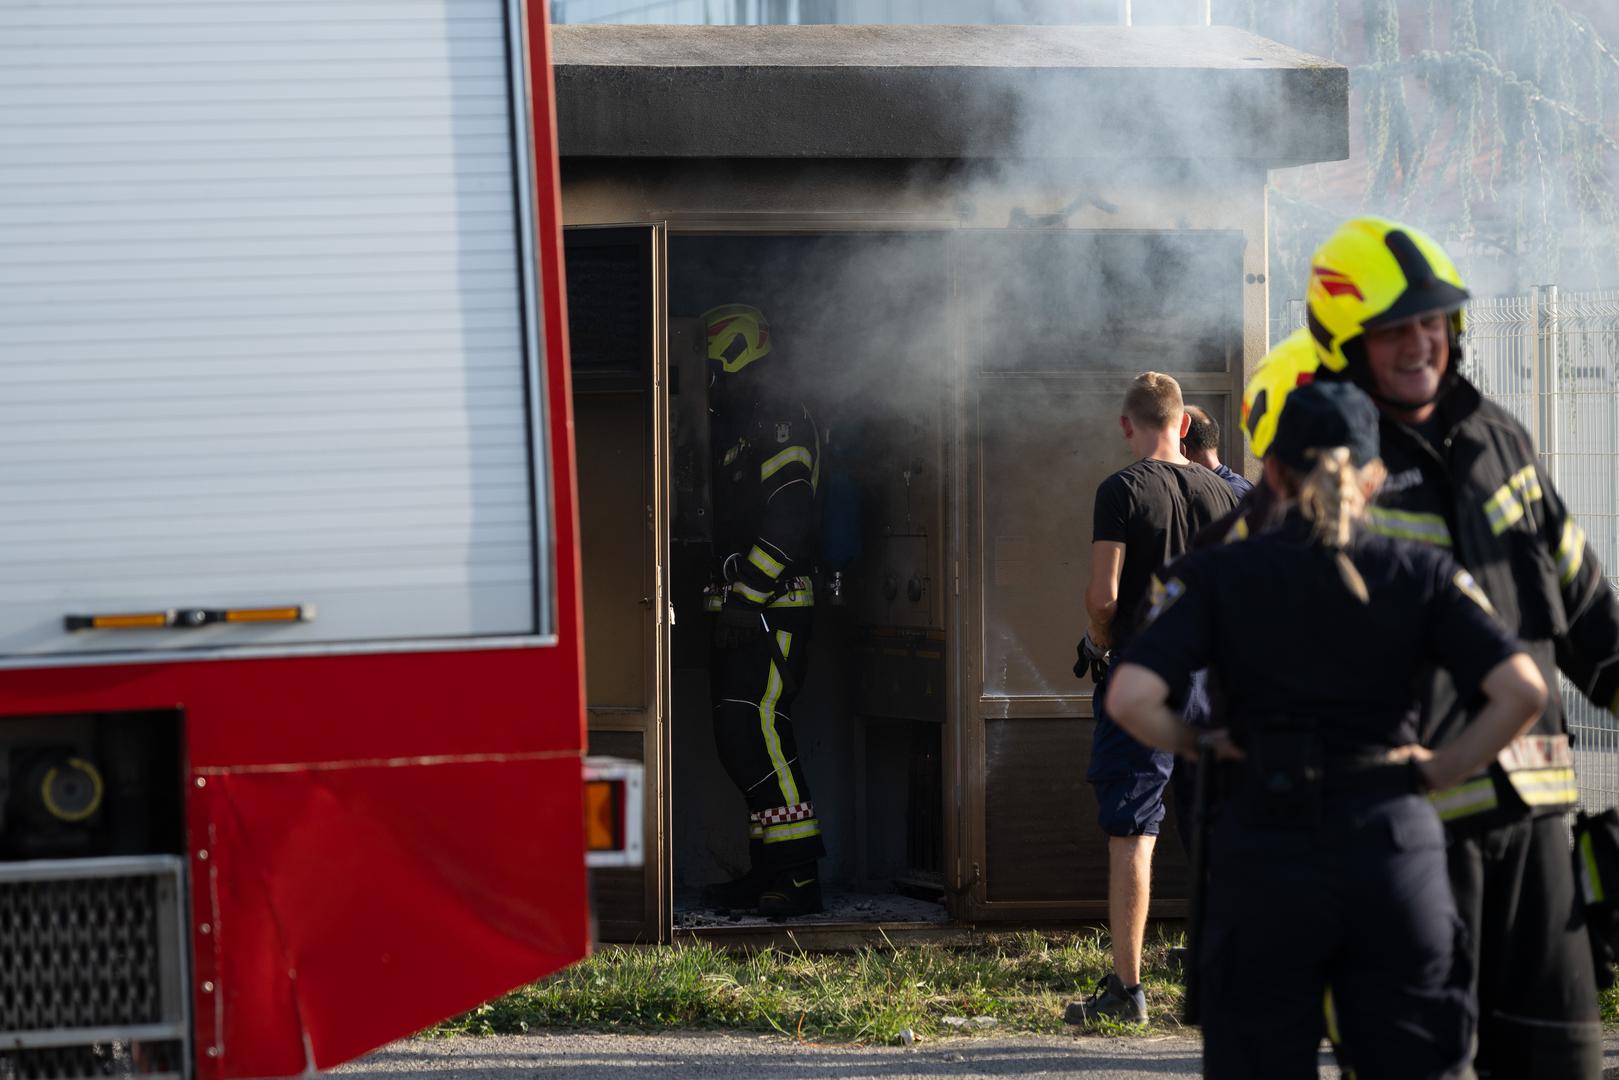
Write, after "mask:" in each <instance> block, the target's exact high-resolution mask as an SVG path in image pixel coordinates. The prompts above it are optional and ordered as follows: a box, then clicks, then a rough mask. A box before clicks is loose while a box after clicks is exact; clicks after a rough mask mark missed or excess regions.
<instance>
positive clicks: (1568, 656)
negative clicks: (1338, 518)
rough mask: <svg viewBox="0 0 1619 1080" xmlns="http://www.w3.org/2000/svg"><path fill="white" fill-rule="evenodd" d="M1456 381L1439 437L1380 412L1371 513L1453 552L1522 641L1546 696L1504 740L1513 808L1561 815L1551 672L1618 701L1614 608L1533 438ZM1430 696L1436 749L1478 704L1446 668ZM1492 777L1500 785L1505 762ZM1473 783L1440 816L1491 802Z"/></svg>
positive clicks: (1563, 799)
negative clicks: (1518, 736) (1520, 733)
mask: <svg viewBox="0 0 1619 1080" xmlns="http://www.w3.org/2000/svg"><path fill="white" fill-rule="evenodd" d="M1452 378H1453V379H1454V384H1453V386H1452V388H1451V389H1450V391H1449V392H1448V393H1446V394H1445V396H1444V397H1443V398H1441V399H1440V401H1439V407H1438V409H1437V411H1436V421H1437V422H1436V423H1435V424H1433V425H1431V426H1430V427H1429V432H1430V436H1431V437H1432V438H1433V443H1432V444H1430V442H1429V441H1428V440H1427V439H1424V438H1423V437H1422V436H1421V435H1419V434H1418V433H1417V432H1416V431H1415V430H1413V428H1411V427H1408V426H1407V425H1405V424H1403V423H1400V422H1399V421H1397V420H1394V419H1392V418H1391V417H1389V416H1388V415H1387V414H1385V415H1384V416H1383V418H1382V433H1381V434H1382V455H1383V463H1384V465H1385V466H1386V467H1387V469H1388V478H1387V480H1386V481H1385V482H1384V485H1383V489H1382V490H1381V491H1380V492H1379V494H1378V496H1377V499H1376V502H1375V504H1374V505H1373V506H1372V507H1370V508H1369V509H1368V524H1369V525H1370V526H1371V528H1372V529H1373V530H1374V531H1377V532H1380V533H1383V534H1385V535H1388V536H1395V537H1402V538H1404V539H1407V540H1416V541H1421V542H1423V543H1428V544H1435V545H1438V546H1441V547H1446V548H1449V549H1450V550H1451V553H1452V555H1453V556H1454V557H1455V559H1456V561H1457V562H1459V563H1461V564H1462V566H1464V567H1466V568H1467V569H1468V571H1470V572H1471V574H1472V575H1473V577H1474V579H1475V580H1476V581H1477V582H1478V584H1479V586H1480V587H1482V589H1483V591H1484V592H1485V594H1487V596H1488V598H1489V601H1490V603H1491V604H1492V605H1493V607H1494V609H1495V611H1496V613H1497V614H1498V615H1499V616H1500V618H1501V620H1502V622H1503V623H1504V624H1505V625H1506V627H1507V628H1508V629H1509V630H1511V631H1513V632H1515V633H1516V634H1517V636H1518V637H1519V638H1520V639H1522V641H1523V643H1524V645H1525V647H1526V649H1527V651H1528V652H1529V654H1530V656H1532V657H1533V658H1534V660H1535V663H1536V664H1537V665H1538V666H1539V667H1540V669H1541V673H1542V675H1543V676H1544V677H1545V679H1546V683H1547V686H1548V687H1549V688H1550V690H1551V694H1550V700H1549V701H1548V703H1547V706H1546V711H1545V712H1544V713H1543V714H1542V715H1541V717H1540V719H1539V721H1537V723H1536V724H1535V726H1534V727H1533V728H1531V729H1530V732H1529V737H1528V738H1527V739H1523V740H1519V742H1518V743H1515V744H1514V745H1513V746H1512V747H1509V748H1508V750H1507V751H1506V752H1504V753H1503V755H1502V763H1503V766H1504V767H1505V770H1506V771H1509V772H1510V771H1511V770H1512V769H1514V768H1516V769H1517V770H1518V771H1517V772H1513V773H1512V775H1513V777H1514V784H1515V790H1516V793H1517V795H1519V796H1520V797H1521V798H1522V800H1523V803H1524V804H1525V807H1517V808H1516V813H1517V815H1518V816H1521V814H1522V813H1525V812H1535V813H1543V812H1552V811H1557V810H1562V809H1565V808H1566V807H1567V806H1569V805H1571V804H1572V803H1573V802H1574V801H1575V799H1576V798H1577V795H1578V792H1577V790H1576V788H1575V784H1574V774H1573V768H1572V760H1571V758H1570V755H1569V753H1568V743H1567V732H1568V728H1567V723H1566V719H1565V716H1564V711H1563V703H1562V700H1561V697H1560V695H1559V694H1558V691H1557V685H1558V684H1557V676H1556V672H1557V669H1559V668H1561V669H1562V671H1563V672H1564V673H1565V674H1567V675H1568V677H1569V679H1570V681H1572V682H1573V684H1574V685H1575V686H1577V687H1578V688H1579V689H1580V690H1581V691H1582V692H1583V693H1584V694H1585V695H1586V697H1588V698H1590V699H1591V701H1592V702H1594V703H1595V704H1596V705H1598V706H1599V707H1601V708H1604V709H1613V708H1615V706H1616V704H1619V701H1616V696H1619V603H1616V601H1615V597H1614V594H1613V591H1612V590H1611V589H1610V588H1609V587H1608V584H1607V582H1606V581H1605V580H1604V578H1603V575H1602V568H1601V566H1599V565H1598V563H1597V559H1596V556H1595V554H1594V553H1593V552H1592V550H1591V547H1590V545H1589V544H1588V543H1587V542H1586V538H1585V531H1584V530H1583V529H1581V528H1580V526H1579V524H1578V523H1577V522H1576V521H1575V520H1574V518H1573V516H1572V515H1571V514H1570V513H1569V512H1568V508H1567V507H1566V506H1565V505H1564V504H1563V500H1562V498H1561V496H1559V495H1558V493H1557V490H1556V488H1554V487H1553V486H1552V484H1551V481H1550V480H1549V479H1548V478H1547V477H1546V475H1545V474H1544V473H1543V472H1542V470H1541V467H1540V463H1539V459H1538V458H1537V457H1536V454H1535V449H1534V445H1533V443H1532V442H1531V440H1530V438H1529V435H1528V433H1527V432H1525V431H1524V429H1523V427H1522V426H1521V425H1520V424H1519V423H1518V422H1517V421H1516V420H1515V419H1513V418H1512V416H1510V415H1509V414H1508V413H1507V412H1506V411H1505V410H1503V409H1501V408H1500V407H1499V406H1497V405H1495V404H1493V403H1491V402H1488V401H1485V400H1484V398H1483V396H1482V395H1481V394H1480V393H1479V392H1478V390H1477V389H1476V388H1475V387H1474V386H1473V385H1472V384H1471V383H1469V382H1468V381H1467V380H1465V379H1463V378H1461V377H1460V376H1453V377H1452ZM1432 694H1433V696H1432V699H1431V701H1430V702H1429V705H1428V708H1427V710H1426V711H1427V716H1426V717H1425V721H1426V722H1425V729H1426V734H1427V738H1428V741H1429V742H1430V744H1431V745H1437V744H1439V743H1443V742H1445V741H1448V740H1449V739H1450V738H1452V737H1454V736H1455V734H1456V733H1457V732H1458V731H1459V730H1460V728H1461V726H1462V725H1463V724H1464V723H1465V722H1466V721H1467V718H1468V716H1469V715H1470V711H1471V710H1470V706H1471V705H1472V704H1473V703H1471V702H1466V701H1459V700H1457V697H1456V692H1455V689H1454V687H1453V686H1452V685H1451V683H1450V681H1449V679H1448V678H1446V677H1444V676H1443V675H1441V676H1438V677H1437V678H1436V680H1435V685H1434V686H1433V688H1432ZM1494 771H1495V773H1496V774H1497V776H1496V779H1497V780H1498V781H1499V780H1500V779H1501V775H1500V774H1501V773H1502V772H1503V769H1502V768H1497V769H1495V770H1494ZM1520 773H1521V775H1520ZM1471 784H1472V787H1471V788H1469V786H1468V785H1467V784H1464V785H1462V786H1461V788H1459V789H1451V790H1450V791H1449V792H1441V793H1437V794H1436V796H1435V802H1436V804H1437V805H1438V807H1439V810H1440V814H1441V816H1442V817H1445V818H1446V819H1447V820H1456V819H1459V818H1463V817H1467V816H1469V815H1470V814H1473V813H1475V812H1488V811H1492V810H1494V809H1496V806H1495V803H1494V802H1493V801H1492V794H1491V792H1490V791H1489V790H1487V789H1488V788H1489V787H1490V785H1488V784H1487V783H1486V782H1485V780H1484V778H1479V779H1478V780H1475V781H1473V782H1471ZM1481 808H1482V809H1481ZM1500 809H1503V810H1504V809H1507V808H1506V807H1505V806H1502V807H1500ZM1492 816H1493V815H1492Z"/></svg>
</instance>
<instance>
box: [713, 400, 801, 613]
mask: <svg viewBox="0 0 1619 1080" xmlns="http://www.w3.org/2000/svg"><path fill="white" fill-rule="evenodd" d="M713 434H714V439H713V441H712V445H713V452H714V463H713V470H714V471H713V492H714V549H715V552H716V553H717V554H718V556H719V557H720V559H721V560H722V565H721V568H720V570H721V574H722V575H723V577H724V580H725V582H726V583H727V584H728V585H729V586H730V588H729V590H728V595H727V596H726V597H725V598H724V601H723V602H724V603H725V604H729V605H732V606H738V605H739V606H742V607H746V608H762V607H767V606H768V607H784V606H787V607H809V606H811V605H812V604H813V603H814V592H813V586H812V584H811V582H810V579H809V577H808V576H807V575H808V574H809V573H810V571H811V569H812V565H811V564H812V563H813V561H814V545H815V526H816V501H815V500H816V492H817V490H818V488H819V487H820V482H821V465H820V462H821V439H820V433H819V431H818V430H817V429H816V426H815V421H814V419H813V418H812V417H811V416H810V412H809V410H808V409H807V408H805V407H804V406H803V405H802V404H800V403H798V402H796V401H794V402H791V403H788V402H785V401H772V400H770V399H769V398H766V399H763V400H760V401H756V402H754V403H753V404H752V405H751V407H749V408H747V409H745V410H742V415H740V416H737V417H729V416H723V415H722V416H716V417H715V424H714V431H713ZM718 600H719V598H718V597H717V596H714V595H711V596H710V599H709V606H710V608H717V607H719V606H720V605H719V602H718Z"/></svg>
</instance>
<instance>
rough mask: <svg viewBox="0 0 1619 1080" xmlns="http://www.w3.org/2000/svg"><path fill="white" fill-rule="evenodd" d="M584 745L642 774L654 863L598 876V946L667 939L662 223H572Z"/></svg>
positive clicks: (649, 858) (568, 242)
mask: <svg viewBox="0 0 1619 1080" xmlns="http://www.w3.org/2000/svg"><path fill="white" fill-rule="evenodd" d="M564 247H565V251H566V256H567V278H568V323H569V337H570V339H571V340H570V348H571V357H572V368H573V407H574V428H575V439H576V442H577V445H578V474H579V532H580V554H581V566H582V575H583V581H584V586H583V587H584V621H585V684H586V685H585V702H586V713H587V724H588V727H589V739H590V752H591V753H592V754H610V755H612V756H614V757H621V758H629V759H631V760H634V761H640V762H642V763H643V764H644V766H645V768H646V798H645V801H644V808H645V817H644V821H643V829H644V836H645V838H646V845H645V852H646V861H645V864H644V865H643V866H642V867H640V868H635V869H602V870H596V871H594V872H593V875H592V887H593V890H594V900H595V910H596V916H597V926H598V934H599V936H600V937H601V938H602V940H604V941H641V942H656V941H667V940H668V939H669V935H670V929H671V925H672V920H673V909H672V906H671V905H672V900H671V888H672V885H671V878H670V874H671V865H670V851H669V835H670V834H669V802H670V800H669V750H668V746H669V744H668V736H667V730H666V727H665V717H666V716H667V715H668V707H667V706H668V670H669V663H668V634H667V628H668V619H669V616H668V614H667V613H668V611H669V605H668V601H667V592H666V588H665V581H666V567H667V565H668V539H667V538H668V533H669V530H668V524H667V500H666V497H665V494H664V493H665V491H666V490H667V485H666V479H665V476H666V466H665V462H664V460H663V454H662V450H661V448H662V447H663V446H665V445H667V437H666V431H667V423H668V410H667V403H666V398H665V392H664V387H665V378H664V375H663V372H664V369H665V365H666V336H667V326H666V314H665V309H666V306H667V301H666V293H665V289H664V265H665V230H664V227H663V226H662V225H661V224H637V225H614V226H576V227H570V228H567V229H565V230H564Z"/></svg>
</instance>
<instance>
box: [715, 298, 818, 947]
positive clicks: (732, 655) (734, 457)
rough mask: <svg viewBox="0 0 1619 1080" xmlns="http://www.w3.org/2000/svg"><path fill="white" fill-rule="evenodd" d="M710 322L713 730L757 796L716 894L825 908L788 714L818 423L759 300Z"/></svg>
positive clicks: (735, 777) (736, 779) (802, 623)
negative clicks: (733, 862) (743, 846)
mask: <svg viewBox="0 0 1619 1080" xmlns="http://www.w3.org/2000/svg"><path fill="white" fill-rule="evenodd" d="M703 321H704V322H705V323H706V324H707V328H708V358H709V361H710V370H711V376H712V379H711V384H710V391H709V404H710V414H711V415H710V436H711V444H712V447H713V452H714V461H713V490H714V539H715V550H716V551H717V552H719V553H721V554H722V558H721V560H720V566H719V567H718V568H717V570H718V578H719V584H718V585H717V587H715V588H713V589H711V590H710V592H709V594H708V597H707V606H708V608H709V610H710V611H712V612H714V613H716V615H717V618H716V623H715V630H714V645H715V655H714V661H713V665H712V669H711V673H712V690H713V700H714V739H715V742H716V744H717V745H718V747H719V755H720V761H721V763H722V764H723V765H724V767H725V771H726V773H727V774H728V775H729V776H730V778H731V782H732V783H734V784H735V785H736V786H737V788H738V790H740V791H741V792H742V796H743V798H744V799H745V800H746V802H747V806H748V841H749V843H748V851H749V859H750V865H749V869H748V872H747V873H746V874H744V875H743V876H742V877H740V878H738V879H736V880H734V881H731V882H727V883H725V884H724V885H721V886H719V887H717V888H713V889H710V890H709V893H708V896H707V899H708V900H709V902H711V903H715V904H719V905H721V906H725V907H730V908H756V909H757V910H758V911H759V912H760V913H761V914H763V915H770V916H777V917H779V916H794V915H806V914H810V913H813V912H817V911H820V910H821V886H820V878H819V875H818V873H817V867H816V860H818V859H820V858H821V856H823V855H824V854H826V848H825V846H824V844H823V841H822V839H821V825H820V821H819V820H818V819H817V818H816V816H815V804H814V803H813V802H812V801H811V799H810V790H809V783H808V781H807V780H806V779H805V777H804V768H803V765H802V763H801V762H800V761H799V758H798V743H797V740H796V738H795V737H794V734H793V724H792V719H791V713H792V707H793V701H794V698H795V697H796V696H797V694H798V688H799V687H800V686H801V685H802V684H803V681H804V675H805V671H806V670H807V663H806V661H807V658H808V652H809V635H810V619H811V616H812V614H813V608H814V604H815V593H814V588H813V585H812V583H811V580H810V578H809V576H808V574H809V570H810V567H809V565H808V561H809V559H810V556H811V552H812V549H813V544H814V533H815V494H816V488H817V486H818V485H819V480H820V469H819V460H820V451H821V444H820V437H819V434H818V432H817V431H816V427H815V422H814V420H813V419H811V417H810V414H809V410H807V409H806V408H804V406H803V405H802V404H801V403H799V402H798V401H797V400H796V399H795V397H794V396H793V395H792V394H791V393H790V392H789V391H788V390H787V389H786V388H785V378H786V375H785V372H784V371H783V370H782V369H781V367H780V366H779V362H766V360H767V358H768V357H770V355H771V341H770V327H769V326H768V324H767V323H766V322H765V317H764V315H763V314H762V313H761V312H760V311H759V309H757V308H754V307H749V306H748V305H746V304H726V305H723V306H721V307H717V308H714V309H712V310H710V311H708V312H706V313H705V314H704V315H703Z"/></svg>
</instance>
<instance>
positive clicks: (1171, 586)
mask: <svg viewBox="0 0 1619 1080" xmlns="http://www.w3.org/2000/svg"><path fill="white" fill-rule="evenodd" d="M1185 595H1186V582H1184V581H1182V580H1181V579H1180V578H1170V579H1169V580H1168V581H1159V580H1158V577H1157V575H1154V576H1153V579H1152V584H1151V585H1150V586H1149V587H1148V589H1147V599H1148V600H1150V601H1151V602H1152V606H1151V607H1150V608H1148V609H1147V622H1149V623H1150V622H1152V621H1153V620H1154V619H1156V618H1158V616H1160V615H1162V614H1163V613H1164V612H1166V611H1168V610H1169V609H1170V608H1172V607H1174V606H1175V601H1177V600H1179V599H1180V598H1181V597H1182V596H1185Z"/></svg>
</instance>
